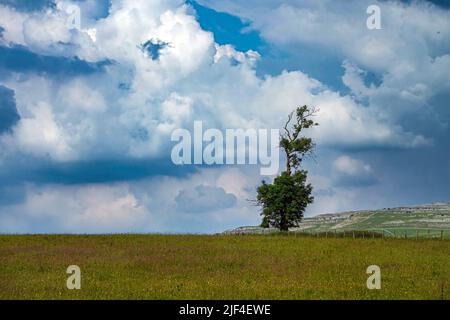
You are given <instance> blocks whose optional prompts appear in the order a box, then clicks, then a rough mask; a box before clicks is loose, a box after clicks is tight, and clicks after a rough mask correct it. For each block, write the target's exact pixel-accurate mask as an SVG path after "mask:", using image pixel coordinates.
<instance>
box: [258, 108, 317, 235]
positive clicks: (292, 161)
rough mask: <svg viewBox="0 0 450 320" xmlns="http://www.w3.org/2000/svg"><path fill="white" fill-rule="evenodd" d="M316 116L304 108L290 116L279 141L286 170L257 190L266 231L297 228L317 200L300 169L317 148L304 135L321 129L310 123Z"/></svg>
mask: <svg viewBox="0 0 450 320" xmlns="http://www.w3.org/2000/svg"><path fill="white" fill-rule="evenodd" d="M315 113H316V110H315V109H314V108H309V107H308V106H303V107H297V109H296V110H295V111H293V112H292V113H290V114H289V116H288V120H287V122H286V124H285V126H284V133H283V134H282V135H281V137H280V147H281V148H282V149H283V150H284V153H285V155H286V170H285V171H283V172H282V173H281V175H279V176H278V177H276V178H275V179H274V181H273V183H271V184H269V183H266V182H265V181H262V185H261V186H259V187H258V189H257V192H258V196H257V204H258V205H259V206H261V207H262V211H261V215H262V216H263V221H262V223H261V226H262V227H264V228H268V227H275V228H278V229H280V230H281V231H288V230H289V228H290V227H295V226H298V223H299V222H301V220H302V218H303V213H304V211H305V209H306V207H307V206H308V204H310V203H312V202H313V200H314V197H313V196H311V192H312V186H311V184H307V183H306V178H307V174H308V172H307V171H306V170H302V169H300V165H301V163H302V161H303V159H304V157H305V156H307V155H311V154H312V152H313V150H314V147H315V144H314V143H313V141H312V139H311V138H308V137H305V136H302V135H301V134H302V131H303V130H304V129H309V128H311V127H313V126H317V125H318V124H317V123H316V122H314V121H313V120H312V119H311V118H312V117H313V116H314V114H315Z"/></svg>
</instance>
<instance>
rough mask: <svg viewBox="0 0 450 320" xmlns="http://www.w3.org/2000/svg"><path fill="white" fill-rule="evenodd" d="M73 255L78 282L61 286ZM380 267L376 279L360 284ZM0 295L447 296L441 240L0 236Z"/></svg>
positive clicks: (448, 264) (448, 247) (448, 258)
mask: <svg viewBox="0 0 450 320" xmlns="http://www.w3.org/2000/svg"><path fill="white" fill-rule="evenodd" d="M73 264H75V265H78V266H79V267H80V268H81V272H82V275H81V277H82V284H81V290H68V289H67V288H66V279H67V277H68V276H69V275H67V274H66V268H67V267H68V266H69V265H73ZM372 264H376V265H378V266H380V267H381V272H382V289H381V290H368V289H367V288H366V280H367V277H368V275H367V274H366V268H367V267H368V266H369V265H372ZM0 298H1V299H442V298H444V299H450V241H447V240H443V241H440V240H401V239H351V238H337V239H335V238H328V239H325V238H313V237H295V236H279V235H273V236H197V235H187V236H182V235H104V236H83V235H80V236H69V235H67V236H66V235H60V236H59V235H58V236H56V235H55V236H31V235H30V236H7V235H5V236H0Z"/></svg>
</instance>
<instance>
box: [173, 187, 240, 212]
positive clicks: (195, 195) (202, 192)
mask: <svg viewBox="0 0 450 320" xmlns="http://www.w3.org/2000/svg"><path fill="white" fill-rule="evenodd" d="M175 201H176V203H177V207H178V210H179V211H186V212H199V213H201V212H208V211H211V210H221V209H228V208H231V207H233V206H235V205H236V196H235V195H233V194H232V193H226V192H225V190H224V189H222V188H217V187H211V186H206V185H199V186H196V187H194V188H189V189H188V190H182V191H180V193H179V194H178V195H177V197H176V198H175Z"/></svg>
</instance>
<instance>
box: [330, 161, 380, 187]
mask: <svg viewBox="0 0 450 320" xmlns="http://www.w3.org/2000/svg"><path fill="white" fill-rule="evenodd" d="M333 173H334V177H333V178H334V182H335V184H336V185H338V186H347V187H360V186H370V185H373V184H375V183H377V182H378V181H377V179H376V176H375V174H374V172H373V170H372V167H371V166H370V165H368V164H365V163H364V162H362V161H360V160H357V159H353V158H351V157H349V156H340V157H339V158H337V159H336V160H334V162H333Z"/></svg>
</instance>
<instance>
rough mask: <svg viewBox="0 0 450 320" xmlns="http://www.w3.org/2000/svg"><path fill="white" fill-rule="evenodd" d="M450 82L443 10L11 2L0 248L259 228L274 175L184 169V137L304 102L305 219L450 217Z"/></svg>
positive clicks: (162, 1)
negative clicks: (79, 237) (413, 212)
mask: <svg viewBox="0 0 450 320" xmlns="http://www.w3.org/2000/svg"><path fill="white" fill-rule="evenodd" d="M373 4H376V5H378V6H379V8H380V17H381V29H375V30H371V29H369V28H367V26H366V21H367V19H368V17H369V14H367V12H366V10H367V8H368V6H369V5H373ZM77 12H79V15H77ZM78 17H79V19H78ZM449 70H450V6H449V5H448V2H447V1H438V0H435V1H425V0H423V1H374V0H371V1H366V0H346V1H344V0H340V1H334V0H333V1H332V0H321V1H317V0H302V1H300V0H291V1H276V0H247V1H242V0H241V1H238V0H229V1H219V0H197V1H192V0H190V1H184V0H151V1H136V0H117V1H107V0H95V1H94V0H85V1H56V0H55V1H53V0H40V1H25V0H0V233H115V232H126V233H128V232H152V233H155V232H156V233H163V232H164V233H166V232H167V233H213V232H221V231H224V230H226V229H229V228H234V227H238V226H243V225H256V224H258V223H259V222H260V216H259V208H258V207H255V206H254V203H253V202H252V201H249V200H252V199H255V197H256V187H257V186H258V185H259V184H260V182H261V180H262V179H271V178H273V177H262V176H261V175H260V170H259V168H258V166H255V165H222V166H208V165H183V166H176V165H174V164H173V163H172V161H171V158H170V155H171V149H172V147H173V142H172V141H171V133H172V132H173V130H175V129H177V128H192V126H193V123H194V121H198V120H201V121H203V125H204V126H205V127H208V128H217V129H219V130H225V129H227V128H244V129H248V128H268V129H269V128H281V127H282V126H283V124H284V121H285V120H286V117H287V115H288V114H289V112H290V111H292V110H293V109H294V108H295V107H296V106H298V105H304V104H307V105H310V106H314V107H316V108H317V109H318V110H319V111H318V113H317V115H316V120H317V122H319V124H320V125H319V126H318V127H316V128H314V129H312V130H310V131H309V132H307V133H306V134H308V135H309V136H311V137H312V138H313V139H314V141H315V142H316V144H317V148H316V151H315V156H314V158H310V159H307V161H305V162H304V164H303V165H304V169H306V170H308V172H309V182H310V183H312V185H313V187H314V197H315V201H314V203H313V204H312V205H311V206H310V207H309V208H308V209H307V212H306V216H313V215H316V214H320V213H329V212H340V211H347V210H360V209H375V208H385V207H393V206H402V205H414V204H424V203H432V202H444V201H446V202H448V201H450V183H449V181H450V161H449V159H450V146H449V142H448V138H449V137H450V126H449V125H450V106H449V103H450V102H449V101H450V72H449Z"/></svg>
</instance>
